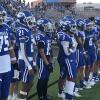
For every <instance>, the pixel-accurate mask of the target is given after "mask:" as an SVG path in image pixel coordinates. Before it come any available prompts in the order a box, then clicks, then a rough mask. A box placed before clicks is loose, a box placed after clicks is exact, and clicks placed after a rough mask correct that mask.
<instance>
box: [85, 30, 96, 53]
mask: <svg viewBox="0 0 100 100" xmlns="http://www.w3.org/2000/svg"><path fill="white" fill-rule="evenodd" d="M95 33H96V32H95V30H92V31H85V36H86V38H85V44H84V48H85V50H86V51H88V50H91V49H92V50H94V49H95V43H94V42H93V39H94V38H95Z"/></svg>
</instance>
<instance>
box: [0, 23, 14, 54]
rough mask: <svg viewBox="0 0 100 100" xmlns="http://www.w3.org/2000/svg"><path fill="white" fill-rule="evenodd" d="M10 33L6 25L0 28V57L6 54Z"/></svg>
mask: <svg viewBox="0 0 100 100" xmlns="http://www.w3.org/2000/svg"><path fill="white" fill-rule="evenodd" d="M11 34H12V31H11V29H10V28H9V26H8V25H7V24H3V25H2V26H0V56H3V55H6V54H8V50H9V43H10V40H11V38H10V37H11Z"/></svg>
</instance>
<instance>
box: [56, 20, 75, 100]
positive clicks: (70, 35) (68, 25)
mask: <svg viewBox="0 0 100 100" xmlns="http://www.w3.org/2000/svg"><path fill="white" fill-rule="evenodd" d="M61 23H62V24H61V29H62V32H60V33H61V35H58V40H59V50H60V51H59V52H60V53H61V54H60V55H61V56H60V60H61V61H60V63H62V65H63V74H62V75H64V77H65V78H66V82H65V89H64V92H65V100H72V99H73V92H74V86H75V79H76V73H77V61H76V48H77V42H76V39H75V37H74V34H75V33H76V24H75V21H74V20H72V19H67V20H64V21H62V22H61ZM60 33H59V34H60Z"/></svg>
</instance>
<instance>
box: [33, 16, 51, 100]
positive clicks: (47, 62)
mask: <svg viewBox="0 0 100 100" xmlns="http://www.w3.org/2000/svg"><path fill="white" fill-rule="evenodd" d="M37 25H38V32H37V33H36V36H35V40H36V44H37V48H38V54H37V66H38V68H39V71H38V72H39V74H38V83H37V93H38V99H39V100H47V85H48V80H49V76H50V73H51V72H53V66H52V57H51V42H52V39H51V32H52V29H53V27H52V22H51V20H49V19H46V18H42V19H39V20H38V21H37Z"/></svg>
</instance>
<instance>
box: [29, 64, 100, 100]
mask: <svg viewBox="0 0 100 100" xmlns="http://www.w3.org/2000/svg"><path fill="white" fill-rule="evenodd" d="M55 65H56V67H55V70H54V72H53V73H52V74H51V76H50V81H49V84H51V83H52V82H54V81H56V80H57V79H58V78H59V66H58V64H57V63H56V64H55ZM37 79H38V78H37V76H36V77H35V79H34V81H33V83H34V86H33V87H32V89H31V91H30V94H29V97H30V96H31V98H30V100H38V99H37V95H36V96H34V97H33V96H32V95H33V94H34V93H35V92H36V83H37ZM57 93H58V84H57V83H56V84H54V85H52V86H51V87H49V88H48V94H49V95H50V96H52V100H62V99H61V98H58V97H57ZM80 94H81V95H82V97H81V98H74V100H100V83H98V84H96V85H95V86H94V87H93V88H92V89H84V90H83V91H80Z"/></svg>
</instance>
